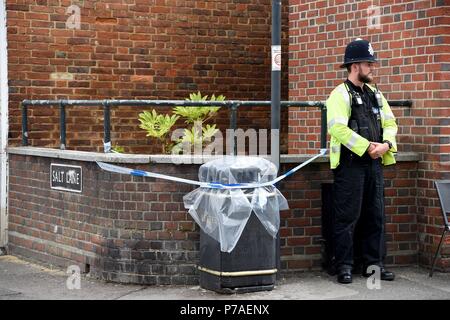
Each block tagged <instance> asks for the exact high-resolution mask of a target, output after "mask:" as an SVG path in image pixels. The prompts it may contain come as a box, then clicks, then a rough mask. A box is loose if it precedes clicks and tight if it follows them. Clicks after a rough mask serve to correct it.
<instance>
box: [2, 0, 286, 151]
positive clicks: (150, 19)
mask: <svg viewBox="0 0 450 320" xmlns="http://www.w3.org/2000/svg"><path fill="white" fill-rule="evenodd" d="M72 8H74V9H72ZM287 9H288V8H287V6H285V7H284V16H283V17H284V18H283V21H284V32H283V35H284V40H283V41H284V44H286V46H285V47H287V14H288V11H287ZM73 10H75V11H73ZM77 10H78V11H77ZM78 12H79V15H77V14H78ZM7 14H8V17H7V19H8V53H9V57H8V58H9V74H10V81H9V86H10V143H11V144H13V145H17V144H19V143H20V138H21V137H20V136H21V116H20V102H21V101H22V100H23V99H87V100H88V99H160V100H166V99H181V100H184V99H185V98H187V97H188V95H189V93H192V92H197V91H201V92H202V93H203V94H208V95H209V96H211V95H212V94H215V95H220V94H223V95H225V96H226V98H227V99H228V100H270V43H271V40H270V39H271V38H270V37H271V6H270V2H268V1H266V0H251V1H240V2H236V1H231V0H228V1H219V0H211V1H192V0H191V1H189V0H183V1H179V0H177V1H175V0H157V1H154V0H152V1H140V0H132V1H127V2H126V3H125V2H120V1H79V2H76V1H75V2H71V1H65V0H45V1H17V0H8V1H7ZM78 16H79V22H80V23H79V26H77V23H76V22H77V20H72V19H73V18H77V17H78ZM284 61H285V62H284V66H283V68H284V75H285V78H284V81H283V98H284V99H286V97H287V81H286V80H287V59H284ZM143 109H144V108H142V109H137V108H123V107H122V108H120V109H119V108H117V107H116V108H113V110H112V122H111V127H112V135H111V139H112V142H113V145H116V144H117V145H120V146H122V147H124V148H125V150H126V151H127V152H133V153H160V152H161V148H160V145H159V143H157V142H156V140H151V139H150V138H147V137H146V132H145V131H144V130H142V129H139V128H138V125H139V121H138V120H137V119H138V113H139V112H141V111H142V110H143ZM58 110H59V109H58V108H57V107H52V108H49V107H33V108H30V119H29V131H30V144H31V145H34V146H53V147H58V146H59V127H58V124H59V121H58V116H59V111H58ZM163 111H164V112H168V111H169V110H168V109H167V108H165V109H163ZM269 113H270V108H266V107H257V108H254V109H253V110H252V111H250V112H247V111H245V110H243V111H240V112H239V121H238V126H239V127H242V128H249V127H252V128H255V129H258V128H270V120H269V119H270V115H269ZM102 119H103V114H102V109H101V108H82V107H81V108H80V107H78V108H72V107H69V108H67V146H68V148H69V149H76V150H94V151H99V150H101V149H102V147H103V143H102V138H103V129H102ZM283 119H284V122H283V123H284V130H283V133H284V135H283V139H282V141H283V142H284V146H283V150H284V152H287V111H285V112H284V113H283ZM216 122H217V123H218V124H219V127H220V128H222V129H224V128H227V127H228V126H229V113H228V111H227V110H225V109H223V110H221V111H220V113H219V115H218V117H217V119H216ZM178 126H179V127H180V126H183V123H182V121H181V120H180V121H179V125H178Z"/></svg>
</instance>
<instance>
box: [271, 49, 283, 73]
mask: <svg viewBox="0 0 450 320" xmlns="http://www.w3.org/2000/svg"><path fill="white" fill-rule="evenodd" d="M272 71H281V46H272Z"/></svg>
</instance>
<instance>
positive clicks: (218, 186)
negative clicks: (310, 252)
mask: <svg viewBox="0 0 450 320" xmlns="http://www.w3.org/2000/svg"><path fill="white" fill-rule="evenodd" d="M326 152H327V149H321V150H320V153H319V154H317V155H315V156H314V157H311V158H310V159H308V160H307V161H305V162H304V163H302V164H300V165H298V166H296V167H295V168H293V169H291V170H289V171H288V172H286V173H285V174H283V175H281V176H279V177H278V178H276V179H274V180H271V181H268V182H265V183H230V184H225V183H220V182H200V181H194V180H189V179H183V178H177V177H172V176H166V175H163V174H157V173H152V172H147V171H143V170H136V169H127V168H123V167H119V166H115V165H110V164H106V163H103V162H99V161H97V164H98V165H99V166H100V167H101V168H102V169H104V170H107V171H111V172H117V173H125V172H126V173H128V174H131V175H134V176H139V177H154V178H158V179H166V180H172V181H176V182H182V183H188V184H193V185H199V186H200V187H207V188H212V189H229V188H230V189H231V188H232V189H234V188H257V187H260V186H261V187H262V186H269V185H275V184H276V183H278V182H280V181H281V180H283V179H285V178H286V177H288V176H290V175H292V174H293V173H295V172H297V171H298V170H299V169H300V168H302V167H304V166H305V165H307V164H308V163H310V162H312V161H313V160H314V159H316V158H318V157H320V156H323V155H325V154H326ZM124 171H125V172H124Z"/></svg>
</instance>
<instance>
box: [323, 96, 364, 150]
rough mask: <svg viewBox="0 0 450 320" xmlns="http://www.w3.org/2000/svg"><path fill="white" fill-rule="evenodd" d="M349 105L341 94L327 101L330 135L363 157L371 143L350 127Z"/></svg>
mask: <svg viewBox="0 0 450 320" xmlns="http://www.w3.org/2000/svg"><path fill="white" fill-rule="evenodd" d="M348 103H349V102H348V101H345V100H344V97H343V96H342V94H341V93H340V92H336V91H333V92H332V93H331V95H330V97H329V98H328V99H327V101H326V106H327V125H328V133H329V134H330V135H331V136H333V137H334V138H336V139H337V140H338V141H339V142H340V143H341V144H343V145H344V146H346V147H347V148H348V149H350V150H351V151H352V152H354V153H356V154H357V155H358V156H360V157H361V156H362V155H363V154H364V152H366V150H367V149H368V148H369V146H370V142H369V140H367V139H366V138H363V137H362V136H360V135H359V134H357V133H356V132H354V131H353V130H351V129H350V128H349V127H348V119H349V110H350V109H349V105H348Z"/></svg>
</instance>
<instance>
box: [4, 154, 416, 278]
mask: <svg viewBox="0 0 450 320" xmlns="http://www.w3.org/2000/svg"><path fill="white" fill-rule="evenodd" d="M57 160H58V161H56V159H49V158H43V157H34V156H22V155H15V154H11V155H10V188H9V226H8V231H9V245H8V246H9V251H10V252H11V253H12V254H15V255H21V256H24V257H27V258H30V259H35V260H38V261H41V262H44V263H50V264H54V265H59V266H68V265H70V264H74V263H75V264H78V265H80V266H81V267H82V268H87V265H89V268H90V271H91V273H92V274H93V275H95V276H98V277H101V278H103V279H107V280H113V281H120V282H134V283H146V284H192V283H196V282H197V281H198V278H197V276H198V275H197V271H196V264H197V263H198V259H199V228H198V226H197V225H196V224H195V223H194V221H193V220H192V218H191V217H190V216H189V214H188V213H187V211H186V210H185V209H184V206H183V202H182V197H183V195H184V194H186V193H187V192H189V191H190V190H192V189H193V188H192V186H189V185H182V184H176V183H173V182H169V181H163V180H154V179H148V178H145V179H143V178H140V177H131V176H126V175H120V174H111V173H108V172H105V171H102V170H101V169H100V168H98V166H97V165H96V164H95V163H91V162H76V161H69V160H62V159H57ZM52 162H53V163H63V164H76V165H81V166H82V167H83V192H82V193H81V194H76V193H69V192H61V191H56V190H52V189H50V186H49V180H50V177H49V171H50V163H52ZM127 166H128V167H134V166H133V165H127ZM292 166H293V165H283V166H282V171H283V172H284V171H286V170H288V169H290V168H292ZM137 168H140V169H147V170H148V165H140V166H137ZM416 169H417V163H416V162H401V163H399V164H398V165H397V166H396V167H395V168H394V167H390V168H388V169H387V170H386V174H385V176H386V195H387V200H386V208H387V209H386V212H387V221H386V223H387V224H386V230H387V240H388V259H387V263H388V264H389V265H391V264H395V265H413V264H415V263H416V262H417V252H418V244H417V243H418V239H417V224H416V214H417V208H416V206H415V195H416V188H415V178H416ZM152 171H154V172H163V173H168V174H171V175H174V176H183V177H186V178H190V179H197V178H196V176H197V172H198V165H177V166H175V165H173V164H152ZM400 179H402V180H401V183H400ZM405 179H406V180H405ZM331 181H332V176H331V172H330V170H329V169H328V163H320V164H310V165H308V166H307V167H305V168H304V169H302V170H301V171H299V172H298V173H296V174H295V175H294V176H292V177H290V178H288V179H286V180H285V181H283V182H282V183H281V185H280V190H281V191H282V193H283V194H284V195H285V196H286V198H287V199H288V202H289V206H290V210H287V211H282V212H281V222H280V224H281V228H280V235H281V239H280V241H281V268H282V272H284V273H285V272H292V271H299V270H308V269H316V270H317V269H320V264H321V261H322V256H321V240H320V239H321V238H322V235H321V233H322V228H321V224H322V222H321V212H322V209H321V208H322V196H321V189H322V184H323V183H330V182H331ZM55 226H57V229H55ZM37 239H40V240H39V241H38V240H37ZM76 250H79V251H78V252H77V251H76ZM80 250H82V251H80Z"/></svg>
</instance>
